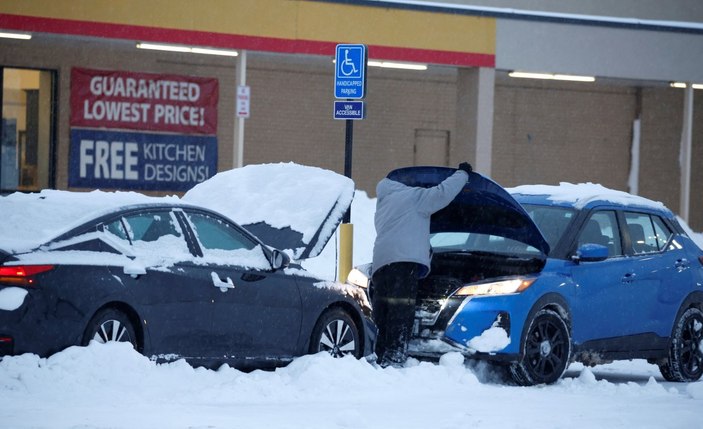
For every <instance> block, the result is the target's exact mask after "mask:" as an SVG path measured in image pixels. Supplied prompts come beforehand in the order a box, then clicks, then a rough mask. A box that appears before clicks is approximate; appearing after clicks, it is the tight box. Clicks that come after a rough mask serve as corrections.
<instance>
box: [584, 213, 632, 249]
mask: <svg viewBox="0 0 703 429" xmlns="http://www.w3.org/2000/svg"><path fill="white" fill-rule="evenodd" d="M586 243H593V244H600V245H603V246H605V247H607V248H608V257H611V256H619V255H622V245H621V244H620V228H619V227H618V221H617V216H616V215H615V212H614V211H612V210H603V211H598V212H595V213H593V214H592V215H591V217H590V218H588V220H587V221H586V224H585V225H584V227H583V229H582V230H581V234H580V235H579V239H578V245H579V246H581V245H583V244H586Z"/></svg>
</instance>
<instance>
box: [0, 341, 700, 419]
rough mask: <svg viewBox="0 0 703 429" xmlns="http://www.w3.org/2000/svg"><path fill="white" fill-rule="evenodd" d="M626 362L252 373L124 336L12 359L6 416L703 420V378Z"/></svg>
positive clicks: (298, 368)
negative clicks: (654, 374)
mask: <svg viewBox="0 0 703 429" xmlns="http://www.w3.org/2000/svg"><path fill="white" fill-rule="evenodd" d="M628 365H629V369H630V373H631V374H630V375H629V377H630V381H626V382H611V381H608V380H605V379H602V378H601V377H602V376H600V375H599V373H597V372H596V370H591V369H586V368H582V369H581V370H580V371H576V372H570V373H569V374H568V376H567V378H565V379H564V380H562V381H560V382H558V383H557V384H555V385H553V386H538V387H535V388H523V387H516V386H510V385H507V384H504V381H505V380H504V379H502V378H501V377H502V376H501V375H500V373H499V371H498V370H497V369H495V368H493V369H492V368H491V367H488V366H486V365H485V363H478V364H476V363H468V364H465V363H464V362H463V358H462V357H461V355H460V354H458V353H448V354H446V355H444V356H443V357H442V358H441V360H440V361H439V364H432V363H428V362H418V361H416V360H411V361H409V363H408V365H406V366H405V367H404V368H400V369H398V368H392V367H390V368H386V369H381V368H379V367H376V366H374V365H372V364H370V363H368V362H366V361H365V360H356V359H353V358H350V357H347V358H343V359H333V358H331V357H330V356H329V355H326V354H324V353H320V354H317V355H313V356H304V357H301V358H299V359H296V360H295V361H293V362H292V363H291V364H290V365H288V366H287V367H285V368H280V369H277V370H276V371H254V372H251V373H245V372H241V371H237V370H235V369H232V368H230V367H227V366H223V367H221V368H219V369H218V370H216V371H214V370H206V369H203V368H192V367H190V366H189V365H187V364H186V363H185V362H183V361H177V362H173V363H169V364H156V363H154V362H152V361H150V360H148V359H147V358H145V357H144V356H142V355H140V354H138V353H137V352H135V351H134V350H132V349H131V348H130V347H129V346H128V345H126V344H119V343H110V344H105V345H99V344H96V343H92V344H91V345H90V346H88V347H72V348H69V349H67V350H65V351H63V352H61V353H58V354H56V355H54V356H52V357H50V358H48V359H40V358H38V357H37V356H34V355H24V356H18V357H13V358H5V359H3V360H2V361H1V362H0V401H1V402H2V407H0V421H2V422H3V424H2V426H3V427H8V428H13V429H29V428H33V429H74V428H81V429H98V428H111V429H151V428H159V429H188V428H210V429H226V428H251V429H259V428H289V429H297V428H301V429H303V428H304V429H318V428H319V429H323V428H324V429H337V428H354V429H356V428H408V429H425V428H428V427H437V428H458V427H478V428H501V429H511V428H515V429H517V428H531V427H539V428H545V429H550V428H552V429H554V428H563V427H566V426H568V427H570V428H573V429H580V428H592V427H637V428H642V429H655V428H657V429H660V428H672V429H673V428H680V427H700V426H701V422H702V420H701V415H700V409H701V405H703V398H701V397H700V394H701V389H699V387H701V386H703V383H695V384H691V385H689V386H688V389H686V388H682V391H679V390H677V389H676V388H674V387H671V388H668V387H667V386H666V385H665V384H664V383H662V382H658V381H656V380H654V379H652V378H651V376H650V375H649V371H650V369H649V368H650V367H651V365H648V364H646V362H644V361H636V362H630V363H628ZM620 370H621V371H622V367H621V368H620ZM632 380H635V381H632ZM496 383H498V384H496Z"/></svg>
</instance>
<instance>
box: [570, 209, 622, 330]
mask: <svg viewBox="0 0 703 429" xmlns="http://www.w3.org/2000/svg"><path fill="white" fill-rule="evenodd" d="M586 243H592V244H600V245H603V246H606V247H607V248H608V258H607V259H605V260H603V261H596V262H586V261H581V262H579V263H577V264H576V265H574V266H573V267H572V270H571V274H572V277H573V280H574V282H575V284H576V285H577V289H576V293H575V295H574V301H575V302H574V303H573V305H572V306H571V309H572V313H573V319H574V323H573V335H574V340H575V341H576V342H577V343H579V344H580V343H583V342H586V341H591V340H597V339H604V338H613V337H619V336H621V335H624V334H625V333H626V332H628V331H629V325H630V324H631V323H632V321H631V319H630V316H628V315H627V312H628V311H629V309H630V307H631V302H632V298H631V293H632V273H633V268H632V260H631V259H630V258H627V257H625V255H624V252H623V246H622V238H621V228H620V224H619V222H618V216H617V212H616V211H615V210H597V211H593V212H591V214H590V215H589V216H588V218H587V219H586V221H585V222H584V223H583V225H582V226H581V229H580V232H579V234H578V235H577V240H576V243H574V244H573V250H572V254H575V252H576V251H577V250H578V248H579V246H581V245H583V244H586Z"/></svg>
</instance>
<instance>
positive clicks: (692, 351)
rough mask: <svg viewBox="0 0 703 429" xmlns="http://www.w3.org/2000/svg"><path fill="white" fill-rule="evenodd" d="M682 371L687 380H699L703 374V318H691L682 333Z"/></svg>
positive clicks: (697, 316) (696, 315)
mask: <svg viewBox="0 0 703 429" xmlns="http://www.w3.org/2000/svg"><path fill="white" fill-rule="evenodd" d="M680 347H681V349H680V353H681V370H682V372H684V375H685V377H686V378H687V379H692V380H694V379H698V378H700V377H701V374H702V373H703V317H701V316H700V313H698V314H693V315H692V317H689V318H688V319H687V320H686V322H685V324H684V326H683V330H682V332H681V345H680Z"/></svg>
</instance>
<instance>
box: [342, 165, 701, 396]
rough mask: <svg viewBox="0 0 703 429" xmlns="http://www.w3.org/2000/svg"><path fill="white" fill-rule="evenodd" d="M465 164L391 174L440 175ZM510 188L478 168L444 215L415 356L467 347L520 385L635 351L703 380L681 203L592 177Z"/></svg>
mask: <svg viewBox="0 0 703 429" xmlns="http://www.w3.org/2000/svg"><path fill="white" fill-rule="evenodd" d="M453 171H454V170H453V169H449V168H436V167H412V168H407V169H401V170H396V171H394V172H392V173H391V174H390V175H389V177H391V178H394V179H395V180H398V181H401V182H403V183H406V184H410V185H418V186H434V185H436V184H438V183H439V182H440V181H441V180H442V179H444V178H445V177H447V176H448V175H449V174H451V173H452V172H453ZM511 193H512V195H511ZM511 193H508V192H507V191H506V190H505V189H503V188H501V187H500V186H499V185H497V184H496V183H494V182H492V181H490V180H489V179H487V178H485V177H483V176H481V175H479V174H476V173H472V174H471V177H470V180H469V183H468V184H467V185H466V187H465V188H464V190H463V192H462V193H460V194H459V196H458V197H457V198H456V199H455V200H454V202H453V203H452V204H451V205H450V206H449V207H447V208H446V209H444V210H442V211H440V212H438V213H436V214H435V215H434V216H433V217H432V220H431V232H432V237H431V243H432V249H433V252H434V256H433V259H432V269H431V274H430V276H429V277H427V278H426V279H424V280H423V281H422V282H421V285H420V292H419V297H418V307H417V312H416V324H415V338H414V340H413V342H412V344H411V352H412V353H414V354H416V355H424V356H428V355H430V356H431V355H437V354H439V353H443V352H446V351H449V350H459V351H461V352H462V353H464V354H465V355H466V356H468V357H474V358H482V359H487V360H491V361H494V362H499V363H503V364H506V365H507V366H509V368H510V373H511V375H512V377H513V379H514V380H515V381H516V382H517V383H518V384H521V385H533V384H540V383H552V382H554V381H556V380H558V379H559V378H560V377H561V376H562V375H563V373H564V371H565V370H566V368H567V366H568V365H569V363H570V362H572V361H580V362H583V363H584V364H586V365H595V364H600V363H606V362H609V361H612V360H617V359H632V358H643V359H647V360H648V361H650V362H651V363H655V364H657V365H658V366H659V368H660V369H661V373H662V375H663V376H664V378H666V379H667V380H670V381H695V380H698V379H699V378H700V377H701V374H702V373H703V252H702V251H701V249H700V248H698V247H697V246H696V244H695V243H694V242H693V241H692V240H691V238H689V237H688V236H687V234H686V233H685V232H684V230H683V229H682V227H681V226H680V224H679V222H678V221H677V219H676V217H675V216H674V214H673V213H672V212H671V211H670V210H668V209H667V208H666V207H664V206H663V205H662V204H661V203H657V202H653V201H650V200H647V199H645V198H641V197H636V196H633V195H629V194H627V193H624V192H619V191H613V190H610V189H606V188H604V187H602V186H599V185H593V184H584V185H569V184H562V185H561V186H525V187H519V188H514V189H512V190H511ZM358 274H359V273H358V272H355V273H354V275H353V276H351V278H352V279H354V278H358V277H355V276H358Z"/></svg>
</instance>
